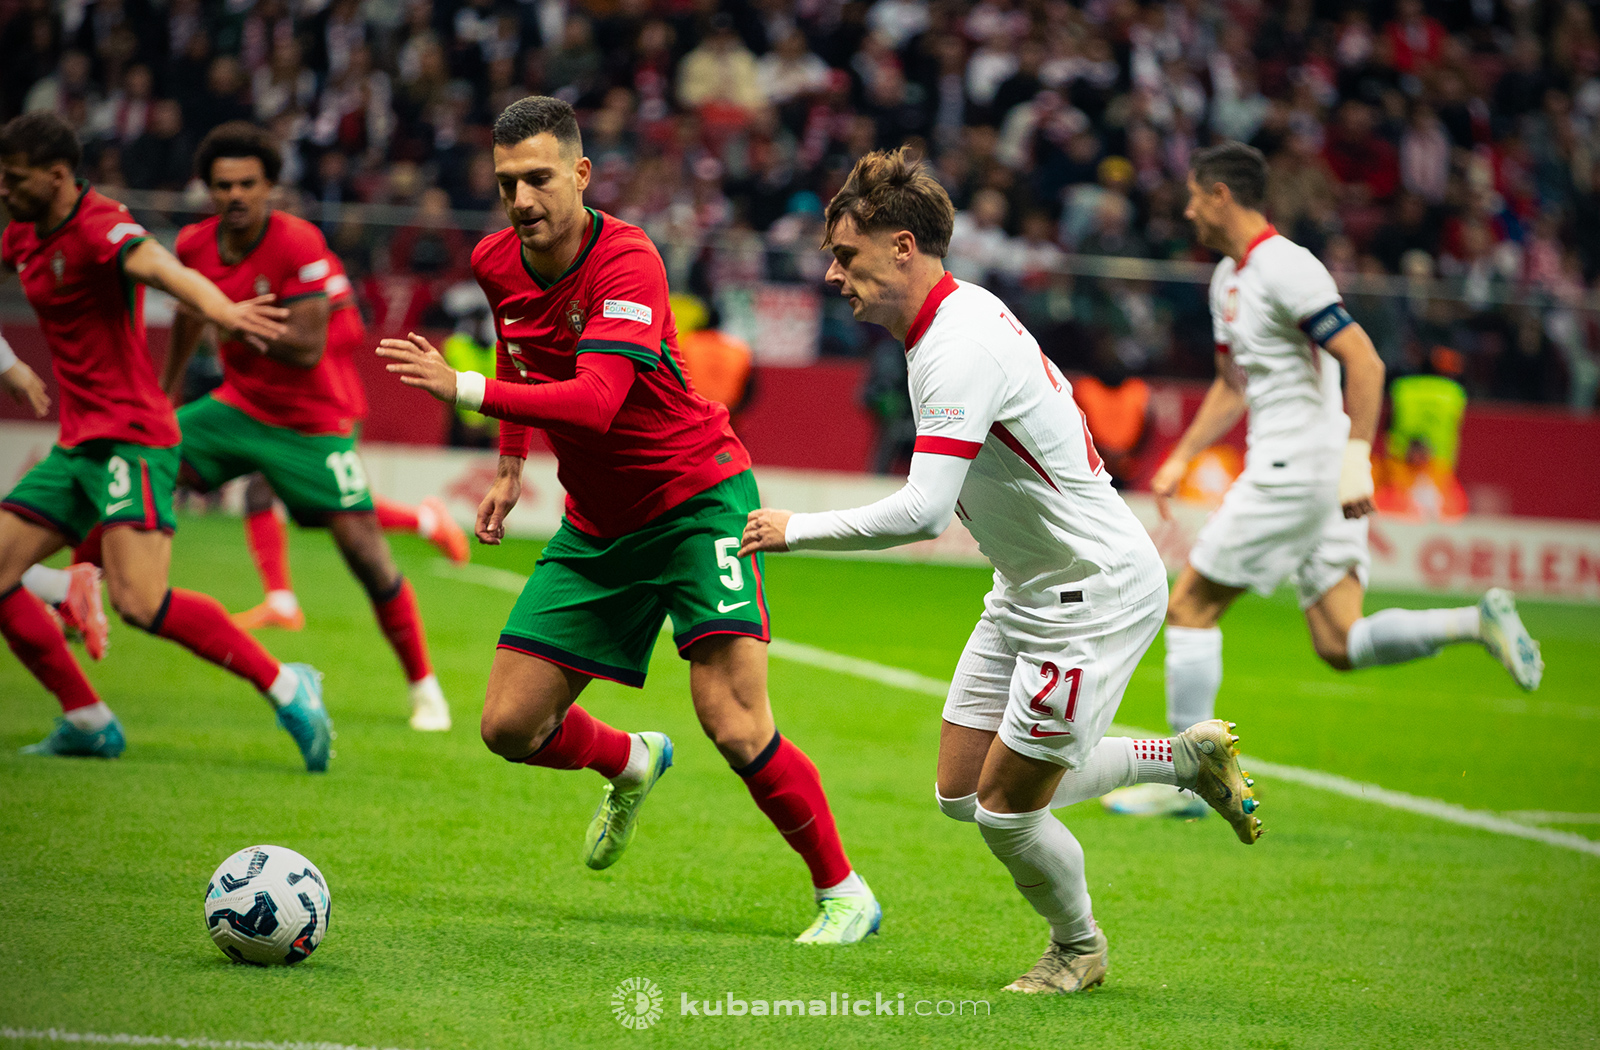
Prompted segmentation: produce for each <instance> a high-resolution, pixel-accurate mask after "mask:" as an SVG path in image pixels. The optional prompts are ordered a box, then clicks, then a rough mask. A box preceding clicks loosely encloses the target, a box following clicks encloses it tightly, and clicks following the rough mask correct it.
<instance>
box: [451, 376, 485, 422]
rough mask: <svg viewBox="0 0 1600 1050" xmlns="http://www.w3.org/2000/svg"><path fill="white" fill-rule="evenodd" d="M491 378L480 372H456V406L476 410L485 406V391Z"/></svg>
mask: <svg viewBox="0 0 1600 1050" xmlns="http://www.w3.org/2000/svg"><path fill="white" fill-rule="evenodd" d="M488 388H489V380H488V379H487V378H485V377H484V376H483V375H482V374H481V373H478V372H457V373H456V407H457V408H465V409H467V410H468V411H471V412H476V411H478V409H480V408H482V407H483V395H484V391H486V390H487V389H488Z"/></svg>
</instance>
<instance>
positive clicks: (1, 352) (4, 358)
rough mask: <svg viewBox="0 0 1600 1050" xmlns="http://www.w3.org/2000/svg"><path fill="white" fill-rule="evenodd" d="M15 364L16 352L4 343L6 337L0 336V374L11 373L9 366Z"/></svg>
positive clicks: (8, 344)
mask: <svg viewBox="0 0 1600 1050" xmlns="http://www.w3.org/2000/svg"><path fill="white" fill-rule="evenodd" d="M16 363H17V352H16V351H15V350H13V349H11V344H10V343H8V342H6V337H5V336H3V335H0V372H9V371H11V366H12V365H15V364H16Z"/></svg>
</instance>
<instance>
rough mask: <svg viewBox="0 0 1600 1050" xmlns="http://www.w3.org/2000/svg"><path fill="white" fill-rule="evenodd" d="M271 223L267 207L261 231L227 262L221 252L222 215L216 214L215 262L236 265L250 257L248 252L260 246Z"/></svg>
mask: <svg viewBox="0 0 1600 1050" xmlns="http://www.w3.org/2000/svg"><path fill="white" fill-rule="evenodd" d="M271 225H272V209H271V208H268V209H267V219H266V221H265V222H263V223H262V224H261V232H260V233H258V234H256V239H255V240H253V241H251V242H250V247H248V248H246V249H245V250H244V251H242V252H240V253H239V257H238V258H237V259H235V260H233V262H229V261H228V260H227V257H226V256H224V255H223V254H222V216H220V215H218V216H217V262H219V263H221V264H222V265H224V266H238V265H239V264H240V263H242V262H244V261H245V260H246V259H248V258H250V253H251V252H253V251H255V250H256V249H257V248H259V247H261V242H262V241H264V240H266V239H267V228H268V227H269V226H271Z"/></svg>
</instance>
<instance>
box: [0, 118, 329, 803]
mask: <svg viewBox="0 0 1600 1050" xmlns="http://www.w3.org/2000/svg"><path fill="white" fill-rule="evenodd" d="M81 159H82V150H81V147H80V146H79V144H78V140H77V136H75V135H74V134H73V132H72V129H71V128H70V127H69V126H68V125H67V124H66V123H65V122H64V121H62V120H61V119H60V118H59V117H56V116H55V115H53V114H48V113H29V114H26V115H24V116H21V117H17V118H16V119H14V120H12V121H10V122H9V123H7V124H6V125H5V127H4V128H0V200H3V201H4V203H5V205H6V208H7V209H8V210H9V211H10V212H11V217H12V221H11V224H10V225H9V226H7V227H6V229H5V233H4V234H3V235H0V263H3V266H0V269H3V271H4V272H5V273H6V274H11V273H15V274H17V275H18V276H19V277H20V278H21V281H22V288H23V291H24V293H25V294H26V295H27V297H28V301H29V302H30V303H31V304H32V305H33V308H34V311H35V312H36V313H37V314H38V316H39V325H40V327H41V328H42V329H43V331H44V335H45V340H46V342H47V343H48V344H49V346H50V355H51V367H52V370H53V371H54V372H55V376H56V382H57V383H58V384H59V385H60V388H61V436H60V439H59V441H58V443H57V444H56V446H55V447H54V448H53V449H52V450H51V451H50V454H49V455H48V456H46V457H45V458H44V459H43V460H42V461H41V462H40V463H38V464H37V465H36V466H34V467H33V469H32V470H30V471H28V473H27V474H26V475H24V476H23V478H22V480H21V481H19V482H17V484H16V486H15V487H14V488H13V489H12V490H11V492H10V493H9V494H8V495H7V496H6V498H5V500H4V502H3V503H0V633H4V635H5V637H6V642H7V643H8V644H9V645H10V646H11V649H12V651H13V652H15V653H16V654H17V657H18V659H20V660H21V661H22V662H23V663H24V664H25V665H27V667H28V669H29V670H30V671H32V672H33V674H34V676H35V677H37V678H38V679H39V681H40V682H41V683H43V685H44V686H45V688H46V689H49V690H50V691H51V692H52V693H54V694H55V695H56V697H57V699H59V700H60V701H61V707H62V711H63V717H62V718H61V719H60V720H59V721H58V722H57V723H56V728H55V730H54V731H53V732H52V733H51V734H50V736H49V737H47V738H46V739H45V740H44V741H42V742H41V743H39V744H35V745H33V746H32V747H30V748H27V749H25V750H28V751H30V752H32V753H35V754H54V755H98V756H104V757H114V756H116V755H118V754H120V753H121V752H122V749H123V747H124V739H123V734H122V728H121V726H120V725H119V724H118V722H117V720H116V717H115V716H114V715H113V714H112V713H111V711H110V709H109V708H108V707H106V705H105V704H104V703H103V702H102V701H101V700H100V699H99V697H98V696H96V695H95V692H94V690H93V688H91V687H90V685H89V682H88V680H87V679H86V678H84V676H83V671H82V669H81V668H80V667H79V666H78V664H77V661H76V660H74V659H73V658H72V655H71V654H70V653H69V652H68V651H67V646H66V640H65V639H64V638H63V636H62V634H61V628H60V627H59V626H57V624H56V623H55V622H54V621H53V620H52V619H51V618H50V616H49V613H48V612H47V611H46V609H45V606H44V604H43V603H42V602H40V600H39V599H38V598H37V597H35V596H34V595H33V594H32V593H30V592H29V591H28V590H27V589H26V588H24V587H23V586H22V585H21V579H22V574H23V572H24V571H26V570H27V568H28V567H29V566H31V565H33V564H34V563H35V562H38V561H39V560H40V559H42V558H46V557H48V556H50V555H51V554H53V553H55V552H56V551H58V550H60V549H61V548H62V547H64V546H66V545H68V544H69V543H72V544H75V543H77V542H79V541H80V540H82V539H83V538H84V537H85V536H86V535H87V534H88V533H89V531H90V530H91V529H93V527H94V526H95V525H97V524H98V525H102V526H103V533H104V538H103V544H102V560H103V563H104V568H105V573H106V583H107V588H108V590H109V591H110V595H111V604H112V605H113V606H114V607H115V608H116V610H117V611H118V612H119V613H121V614H122V618H123V619H124V620H126V621H128V622H129V623H130V624H132V625H134V626H135V627H139V628H142V629H144V630H146V631H149V632H150V633H151V634H155V635H159V636H161V637H163V638H170V639H172V640H173V641H175V642H177V643H178V644H180V645H182V646H184V647H185V648H188V649H189V650H191V651H192V652H194V653H195V654H196V655H198V656H201V657H203V658H205V659H207V660H210V661H212V662H213V663H216V664H218V665H220V666H222V667H224V668H226V669H227V670H229V671H232V672H233V673H234V674H236V675H239V676H240V677H242V678H244V679H246V680H247V681H249V682H250V683H251V684H252V685H254V686H255V687H256V688H257V689H259V690H260V691H261V692H262V693H264V694H266V695H267V697H268V698H269V699H270V700H271V701H272V703H273V705H274V706H275V707H276V708H277V711H278V721H279V722H280V723H281V724H282V725H283V727H284V728H285V729H287V730H288V731H289V733H290V735H292V736H293V737H294V738H295V743H296V744H297V745H299V747H300V751H301V754H302V755H303V756H304V758H305V762H306V768H307V769H310V770H313V771H320V770H323V769H326V768H327V764H328V752H329V743H330V741H331V738H332V732H331V728H330V726H329V724H328V716H327V712H326V711H325V710H324V709H323V706H322V686H321V681H320V679H321V676H320V675H318V674H317V672H316V671H315V670H314V669H313V668H311V667H309V666H307V665H304V664H280V663H278V661H277V660H275V659H273V658H272V655H271V654H270V653H268V652H267V651H266V650H265V649H263V648H262V647H261V645H260V644H259V643H257V642H256V641H255V640H254V639H252V638H251V637H250V636H249V635H247V634H245V633H244V632H243V631H241V630H240V629H239V628H238V627H236V626H234V625H233V623H232V622H231V621H230V620H229V619H228V614H227V612H226V611H225V610H224V609H223V608H222V606H221V605H220V604H218V603H217V601H216V600H215V599H213V598H210V597H208V596H206V595H203V594H197V593H195V592H193V591H186V590H180V589H178V588H174V587H169V586H168V584H167V566H168V564H169V562H170V561H171V558H172V535H171V534H172V531H173V529H174V528H175V527H176V522H175V521H174V519H173V515H172V489H173V485H174V483H175V481H176V477H177V472H178V450H177V445H178V424H177V421H176V420H175V419H174V418H173V414H172V406H171V405H170V404H169V403H168V402H167V399H166V397H165V396H163V394H162V392H161V387H160V385H159V384H158V383H157V382H156V374H155V366H154V364H153V363H152V362H151V359H150V352H149V349H148V348H147V347H146V345H145V330H144V286H145V285H150V286H151V287H154V288H159V289H161V290H162V291H165V292H167V293H168V294H170V295H172V296H173V297H174V298H176V299H177V300H178V301H179V302H181V303H183V304H184V305H185V306H186V307H187V308H189V309H191V310H193V311H195V312H196V313H198V314H200V315H201V316H203V317H206V318H207V319H209V320H210V321H211V322H212V323H214V324H215V325H217V327H218V328H220V329H221V330H223V331H226V332H238V333H240V334H241V336H242V337H244V338H246V339H249V340H251V341H252V342H253V343H254V344H256V345H258V346H270V345H272V344H273V343H274V342H275V341H276V340H278V339H281V338H282V337H283V336H284V335H285V332H286V329H285V328H284V325H283V323H282V322H283V318H284V317H285V316H287V311H285V310H284V309H282V308H281V307H275V306H271V305H268V299H270V296H258V297H255V298H247V299H246V300H245V301H243V302H234V301H233V300H231V299H229V298H228V297H227V296H226V295H224V294H223V293H222V292H221V291H219V290H218V288H217V286H216V285H214V284H212V283H211V282H210V281H208V280H206V279H205V278H204V277H202V276H201V275H200V274H198V273H196V272H195V271H193V270H191V269H189V268H188V267H186V266H184V265H183V264H182V263H180V262H178V260H177V259H175V258H174V257H173V256H172V254H171V253H170V252H168V251H167V250H166V249H165V248H163V247H161V245H160V244H158V243H157V242H156V241H155V240H154V239H152V238H150V237H149V235H148V234H146V233H145V230H144V227H142V226H140V225H139V224H138V223H137V222H135V221H134V219H133V216H132V215H131V214H129V212H128V209H127V208H125V207H123V206H122V205H120V204H118V203H116V202H115V201H112V200H108V199H107V198H105V197H102V196H101V195H100V194H98V193H96V192H95V191H94V190H93V189H92V188H90V187H89V185H88V184H87V183H81V182H78V181H77V180H76V179H75V178H74V176H73V171H74V169H75V168H76V167H77V165H78V162H79V161H80V160H81Z"/></svg>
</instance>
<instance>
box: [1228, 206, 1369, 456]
mask: <svg viewBox="0 0 1600 1050" xmlns="http://www.w3.org/2000/svg"><path fill="white" fill-rule="evenodd" d="M1211 320H1212V328H1213V334H1214V335H1215V337H1216V344H1217V350H1218V352H1219V353H1223V354H1227V355H1228V356H1229V357H1230V358H1231V359H1232V361H1233V364H1234V366H1235V367H1237V368H1238V369H1239V371H1240V373H1241V374H1242V376H1243V378H1244V384H1245V387H1244V390H1245V399H1246V401H1247V403H1248V404H1249V406H1250V422H1249V437H1248V443H1249V454H1248V457H1247V460H1246V469H1247V470H1252V471H1253V472H1262V471H1267V470H1273V471H1274V474H1275V475H1277V476H1284V477H1285V478H1287V475H1284V474H1283V472H1284V471H1286V470H1287V471H1289V472H1290V473H1292V474H1293V475H1295V476H1296V477H1300V478H1303V477H1305V476H1306V475H1308V474H1315V473H1326V472H1327V471H1328V470H1331V471H1332V472H1333V473H1334V474H1337V473H1338V470H1339V459H1338V456H1339V454H1340V453H1341V452H1342V450H1343V448H1344V444H1345V441H1346V439H1347V438H1348V437H1349V436H1350V418H1349V417H1348V416H1346V415H1345V412H1344V398H1343V395H1342V394H1341V393H1340V389H1339V362H1338V361H1337V360H1336V359H1335V358H1334V357H1333V355H1332V354H1330V353H1328V352H1327V351H1326V350H1323V349H1322V348H1321V346H1320V345H1319V344H1322V343H1326V342H1327V341H1328V340H1329V339H1331V338H1333V336H1334V335H1336V334H1337V333H1338V332H1340V331H1342V330H1343V329H1344V328H1345V327H1346V326H1347V325H1349V324H1351V323H1353V322H1352V320H1351V318H1350V315H1349V314H1348V313H1347V312H1346V311H1345V309H1344V306H1343V303H1342V300H1341V299H1340V298H1339V289H1338V287H1337V286H1336V285H1335V284H1334V282H1333V275H1332V274H1330V273H1328V269H1327V267H1325V266H1323V265H1322V263H1321V262H1319V261H1318V260H1317V257H1316V256H1315V255H1312V254H1311V253H1310V252H1309V251H1307V250H1306V249H1304V248H1302V247H1301V246H1300V245H1298V244H1295V243H1294V242H1293V241H1291V240H1289V239H1288V238H1287V237H1284V236H1282V235H1281V234H1279V233H1278V231H1277V230H1275V229H1273V228H1272V227H1271V226H1268V227H1267V228H1266V229H1265V230H1263V231H1262V233H1261V235H1260V236H1259V237H1257V238H1256V239H1255V241H1253V242H1252V243H1251V244H1250V246H1249V247H1248V248H1247V249H1246V250H1245V253H1244V255H1243V256H1242V257H1241V258H1240V260H1239V263H1238V264H1237V265H1235V264H1234V261H1233V260H1232V259H1231V258H1226V259H1223V260H1222V261H1221V262H1220V263H1218V264H1217V269H1216V271H1215V272H1214V273H1213V274H1212V276H1211ZM1321 453H1329V454H1330V455H1331V458H1330V455H1322V454H1321ZM1297 460H1298V462H1296V461H1297ZM1279 464H1283V465H1279ZM1297 466H1299V467H1300V469H1295V467H1297Z"/></svg>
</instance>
